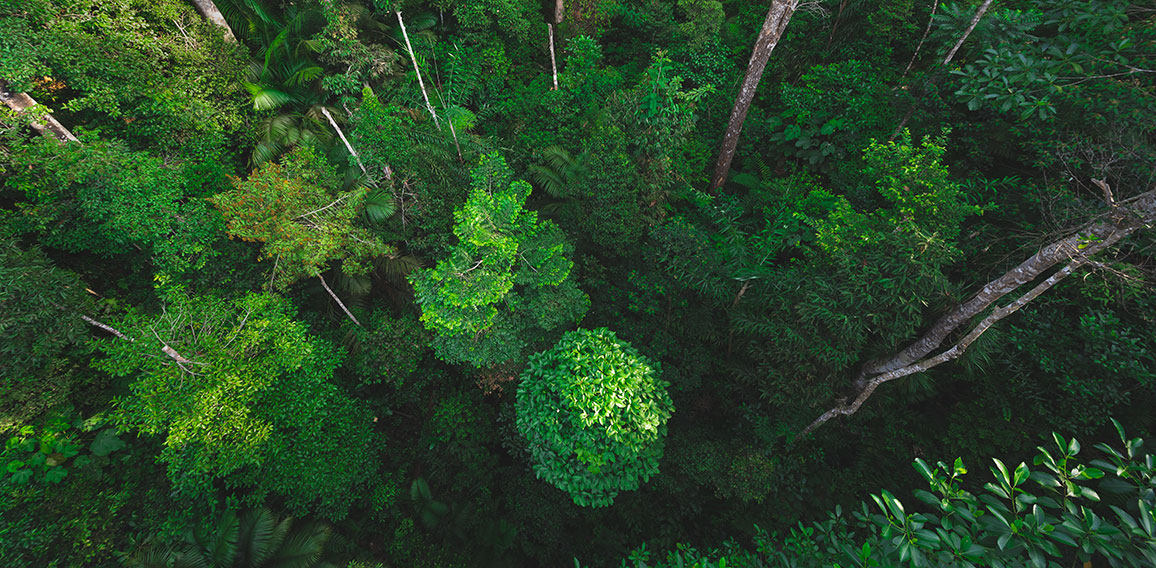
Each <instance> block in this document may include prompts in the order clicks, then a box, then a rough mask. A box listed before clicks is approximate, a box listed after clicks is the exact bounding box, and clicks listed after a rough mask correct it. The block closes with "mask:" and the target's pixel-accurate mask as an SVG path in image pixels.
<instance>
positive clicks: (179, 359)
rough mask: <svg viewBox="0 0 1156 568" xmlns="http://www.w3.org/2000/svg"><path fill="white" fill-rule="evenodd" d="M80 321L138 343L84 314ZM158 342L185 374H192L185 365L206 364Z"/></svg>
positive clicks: (162, 350) (162, 342)
mask: <svg viewBox="0 0 1156 568" xmlns="http://www.w3.org/2000/svg"><path fill="white" fill-rule="evenodd" d="M80 319H82V320H84V321H85V323H87V324H89V325H91V326H93V327H99V328H100V329H103V330H105V331H107V332H109V333H111V334H113V335H115V336H117V337H118V338H120V339H123V340H125V341H128V342H130V343H135V342H136V340H135V339H133V338H131V337H129V336H127V335H125V334H123V333H121V332H120V330H118V329H116V328H115V327H112V326H111V325H108V324H107V323H104V322H101V321H99V320H95V319H92V318H90V317H88V316H86V315H84V314H81V315H80ZM157 341H160V342H161V353H164V354H165V355H166V356H167V357H168V358H170V359H172V360H173V361H176V362H177V366H179V367H180V368H181V370H183V371H185V372H190V371H189V370H188V369H186V368H185V367H184V365H183V364H185V363H188V364H193V365H203V364H204V363H198V362H196V361H192V360H189V359H186V358H185V357H184V356H183V355H181V354H180V353H177V350H176V349H173V348H172V347H169V344H168V343H165V341H164V340H163V339H161V338H160V337H157Z"/></svg>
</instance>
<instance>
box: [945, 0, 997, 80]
mask: <svg viewBox="0 0 1156 568" xmlns="http://www.w3.org/2000/svg"><path fill="white" fill-rule="evenodd" d="M988 6H991V0H983V4H980V5H979V10H977V11H976V12H975V17H974V18H972V19H971V24H969V25H968V26H967V29H966V30H963V36H961V37H960V38H959V41H957V42H955V47H953V48H951V51H949V52H947V57H946V58H944V60H943V64H944V65H947V64H948V63H951V60H952V59H954V58H955V52H957V51H959V48H960V47H962V46H963V42H964V41H966V40H967V36H969V35H971V32H972V30H974V29H975V26H976V24H979V19H980V18H982V17H983V14H984V12H987V7H988Z"/></svg>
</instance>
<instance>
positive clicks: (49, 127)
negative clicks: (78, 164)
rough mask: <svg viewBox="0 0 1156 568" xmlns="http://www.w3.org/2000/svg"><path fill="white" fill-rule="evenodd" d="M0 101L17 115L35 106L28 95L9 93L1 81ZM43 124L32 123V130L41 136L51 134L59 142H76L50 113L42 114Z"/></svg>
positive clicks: (70, 133)
mask: <svg viewBox="0 0 1156 568" xmlns="http://www.w3.org/2000/svg"><path fill="white" fill-rule="evenodd" d="M0 101H3V102H4V104H5V105H7V106H8V108H10V109H12V110H14V111H16V112H18V113H24V112H27V111H28V109H31V108H33V107H35V106H37V105H36V99H33V98H32V97H30V96H28V93H15V92H12V91H9V90H8V85H7V84H6V83H4V82H3V81H0ZM44 122H45V124H41V123H39V122H33V123H32V128H35V129H36V131H37V132H39V133H41V134H51V135H52V136H54V137H56V139H57V140H60V141H61V142H78V140H77V139H76V136H73V135H72V132H69V130H68V129H67V128H65V127H64V125H63V124H60V122H59V121H57V120H56V119H55V118H53V116H52V113H45V114H44Z"/></svg>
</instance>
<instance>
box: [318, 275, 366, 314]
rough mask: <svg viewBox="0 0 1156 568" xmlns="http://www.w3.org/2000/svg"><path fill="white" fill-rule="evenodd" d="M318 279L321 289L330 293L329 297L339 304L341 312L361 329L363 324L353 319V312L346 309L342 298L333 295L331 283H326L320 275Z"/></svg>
mask: <svg viewBox="0 0 1156 568" xmlns="http://www.w3.org/2000/svg"><path fill="white" fill-rule="evenodd" d="M317 279H318V280H320V281H321V287H322V288H325V291H326V292H329V297H331V298H333V301H334V302H337V305H338V306H341V311H343V312H345V315H347V316H349V319H350V320H351V321H353V323H355V324H357V327H361V322H359V321H357V318H356V317H353V312H351V311H349V308H347V307H345V302H342V301H341V298H338V297H337V294H334V293H333V289H332V288H330V287H329V283H328V282H326V281H325V277H324V276H322V275H320V274H318V275H317Z"/></svg>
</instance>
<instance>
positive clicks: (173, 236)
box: [7, 138, 220, 276]
mask: <svg viewBox="0 0 1156 568" xmlns="http://www.w3.org/2000/svg"><path fill="white" fill-rule="evenodd" d="M21 150H22V151H21V152H19V153H18V154H15V155H14V156H13V159H12V161H11V164H10V165H9V166H8V167H9V168H10V169H11V170H12V172H13V175H12V177H10V178H9V179H8V180H7V184H8V187H9V188H10V189H13V190H16V191H20V192H22V193H23V194H24V197H25V199H26V202H24V203H19V204H17V208H18V210H20V211H21V212H22V213H23V215H20V216H19V217H16V218H15V221H16V223H15V224H16V226H17V227H18V229H20V230H23V231H28V232H32V231H35V232H37V233H39V235H40V238H41V242H42V243H43V244H45V245H49V246H53V247H56V248H60V249H63V250H66V251H69V252H91V253H95V254H97V255H100V256H102V257H105V258H115V257H122V255H124V254H125V253H130V254H131V253H132V252H133V251H138V250H139V251H144V253H145V255H146V257H147V258H148V259H150V260H152V262H153V264H154V266H155V267H156V269H157V270H158V271H159V272H161V273H164V274H168V275H172V276H176V275H181V274H184V273H187V272H189V271H191V270H195V269H198V268H201V267H203V266H204V265H205V263H206V262H208V261H209V260H210V259H211V258H212V257H213V256H214V254H215V253H214V252H213V250H212V245H213V243H214V242H215V241H217V240H218V239H219V238H220V233H219V231H220V218H219V217H218V216H217V215H216V214H215V213H214V212H213V211H212V209H211V208H209V207H208V206H207V205H206V204H205V202H204V201H202V200H200V199H195V197H197V196H198V194H199V193H200V192H201V188H200V187H199V186H198V184H199V183H200V181H201V180H200V177H199V176H200V174H199V173H198V172H199V171H200V170H199V169H198V168H197V167H195V166H190V167H182V166H178V165H173V164H168V163H166V161H165V160H163V159H161V158H158V157H155V156H153V155H150V154H148V153H145V152H136V151H132V150H130V149H128V147H127V146H126V145H125V144H124V143H123V142H119V141H110V140H86V141H85V142H84V143H83V144H60V143H58V142H57V141H56V140H51V139H48V138H44V139H40V140H36V141H33V142H31V143H29V144H27V145H26V146H24V147H23V148H21Z"/></svg>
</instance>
